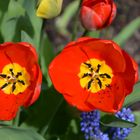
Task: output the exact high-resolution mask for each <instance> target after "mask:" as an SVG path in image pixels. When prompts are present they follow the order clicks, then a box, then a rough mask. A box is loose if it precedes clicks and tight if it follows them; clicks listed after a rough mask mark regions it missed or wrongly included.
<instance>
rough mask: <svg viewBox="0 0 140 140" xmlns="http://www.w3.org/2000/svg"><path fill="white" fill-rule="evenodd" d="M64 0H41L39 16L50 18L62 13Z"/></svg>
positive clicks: (38, 10)
mask: <svg viewBox="0 0 140 140" xmlns="http://www.w3.org/2000/svg"><path fill="white" fill-rule="evenodd" d="M62 2H63V0H40V3H39V6H38V9H37V12H36V14H37V16H38V17H42V18H46V19H50V18H53V17H56V16H57V15H59V14H60V12H61V8H62Z"/></svg>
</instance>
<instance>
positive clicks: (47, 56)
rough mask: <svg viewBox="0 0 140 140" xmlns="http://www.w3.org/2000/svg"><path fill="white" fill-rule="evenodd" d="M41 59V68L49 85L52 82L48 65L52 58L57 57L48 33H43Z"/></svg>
mask: <svg viewBox="0 0 140 140" xmlns="http://www.w3.org/2000/svg"><path fill="white" fill-rule="evenodd" d="M39 57H40V61H41V69H42V72H43V75H44V77H45V79H46V80H47V84H48V87H50V86H51V85H52V82H51V80H50V78H49V75H48V66H49V64H50V62H51V61H52V59H53V58H54V57H55V53H54V49H53V45H52V44H51V42H50V41H49V39H48V36H47V35H45V34H44V35H43V37H42V39H41V49H40V53H39Z"/></svg>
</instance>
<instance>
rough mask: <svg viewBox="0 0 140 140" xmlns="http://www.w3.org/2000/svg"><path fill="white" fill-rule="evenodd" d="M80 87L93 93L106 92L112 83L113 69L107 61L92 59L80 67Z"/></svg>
mask: <svg viewBox="0 0 140 140" xmlns="http://www.w3.org/2000/svg"><path fill="white" fill-rule="evenodd" d="M78 77H79V78H80V85H81V87H82V88H85V89H87V90H88V91H90V92H92V93H96V92H99V91H100V90H104V89H105V88H106V87H109V86H110V84H111V82H112V77H113V73H112V69H111V67H110V66H108V65H107V64H106V63H105V61H100V60H98V59H90V60H88V61H86V62H84V63H82V64H81V66H80V72H79V74H78Z"/></svg>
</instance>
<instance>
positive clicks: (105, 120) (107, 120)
mask: <svg viewBox="0 0 140 140" xmlns="http://www.w3.org/2000/svg"><path fill="white" fill-rule="evenodd" d="M100 123H101V124H102V125H104V126H108V127H122V128H131V127H135V126H136V124H135V123H132V122H129V121H125V120H122V119H119V118H117V117H115V116H114V115H105V116H103V117H102V118H101V121H100Z"/></svg>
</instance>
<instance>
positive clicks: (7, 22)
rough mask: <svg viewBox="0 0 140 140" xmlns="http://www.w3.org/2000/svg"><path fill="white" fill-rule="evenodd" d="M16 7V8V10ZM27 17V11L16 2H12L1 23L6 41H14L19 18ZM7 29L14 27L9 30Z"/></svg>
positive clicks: (13, 0) (12, 0) (11, 0)
mask: <svg viewBox="0 0 140 140" xmlns="http://www.w3.org/2000/svg"><path fill="white" fill-rule="evenodd" d="M15 7H16V8H15ZM24 15H25V9H24V8H23V7H22V6H21V5H20V4H19V3H18V2H17V1H15V0H10V2H9V5H8V11H7V12H5V14H4V17H3V20H2V22H1V27H0V28H1V34H2V37H3V38H4V41H12V40H13V38H14V35H15V31H16V25H17V22H18V18H19V17H20V16H24ZM7 27H12V28H8V30H7Z"/></svg>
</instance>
